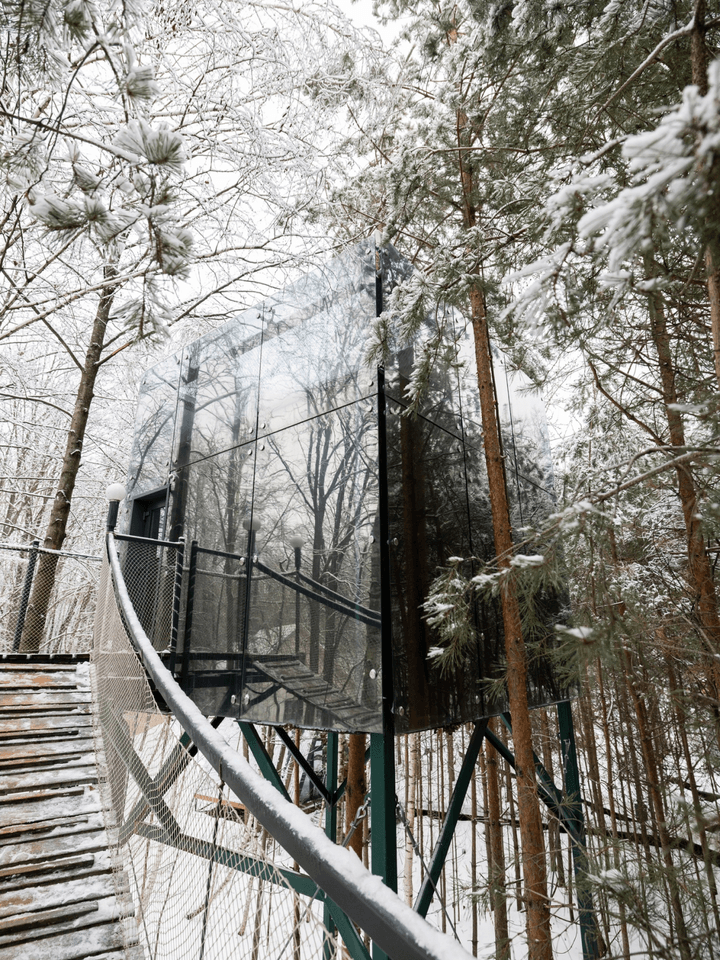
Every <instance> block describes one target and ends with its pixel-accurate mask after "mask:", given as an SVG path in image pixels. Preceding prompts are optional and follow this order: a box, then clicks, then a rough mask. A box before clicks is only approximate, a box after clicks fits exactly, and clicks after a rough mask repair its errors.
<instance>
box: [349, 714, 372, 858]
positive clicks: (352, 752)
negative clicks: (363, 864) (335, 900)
mask: <svg viewBox="0 0 720 960" xmlns="http://www.w3.org/2000/svg"><path fill="white" fill-rule="evenodd" d="M366 792H367V784H366V781H365V734H364V733H351V734H350V736H349V737H348V772H347V790H346V792H345V831H346V832H347V831H348V830H349V829H350V824H351V823H352V822H353V820H354V819H355V815H356V813H357V812H358V810H359V809H360V807H361V806H362V805H363V801H364V799H365V793H366ZM362 842H363V832H362V828H361V827H357V828H356V829H355V832H354V833H353V835H352V837H351V838H350V842H349V843H348V849H349V850H354V851H355V853H356V854H357V855H358V857H359V858H360V859H361V860H362Z"/></svg>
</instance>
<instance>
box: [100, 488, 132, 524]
mask: <svg viewBox="0 0 720 960" xmlns="http://www.w3.org/2000/svg"><path fill="white" fill-rule="evenodd" d="M126 492H127V491H126V490H125V487H124V486H123V485H122V484H121V483H111V484H110V486H109V487H108V488H107V489H106V490H105V497H106V499H107V500H108V501H109V506H108V515H107V529H108V530H109V531H113V530H114V529H115V524H116V523H117V517H118V509H119V507H120V501H121V500H124V499H125V494H126Z"/></svg>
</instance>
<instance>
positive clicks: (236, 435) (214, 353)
mask: <svg viewBox="0 0 720 960" xmlns="http://www.w3.org/2000/svg"><path fill="white" fill-rule="evenodd" d="M261 326H262V322H261V311H260V310H248V311H246V312H245V313H243V314H240V316H238V317H236V318H235V319H234V320H233V321H232V322H231V323H228V324H225V326H224V327H222V328H221V329H220V330H219V331H217V332H216V333H213V334H211V335H208V336H206V337H202V338H201V339H200V340H196V341H195V342H194V343H192V344H191V345H190V346H189V347H188V348H187V350H186V351H185V353H184V354H183V369H182V377H181V380H180V401H179V405H178V416H179V430H178V436H177V440H176V454H175V463H176V469H178V468H180V469H181V468H182V467H183V466H185V465H186V464H188V463H192V462H193V461H195V460H199V459H201V458H203V457H208V456H212V454H215V453H219V452H220V451H222V450H227V449H228V448H230V447H233V446H236V445H238V444H241V443H246V442H247V441H248V440H250V439H251V438H252V437H253V436H254V431H255V425H256V423H257V395H258V380H259V377H260V353H261Z"/></svg>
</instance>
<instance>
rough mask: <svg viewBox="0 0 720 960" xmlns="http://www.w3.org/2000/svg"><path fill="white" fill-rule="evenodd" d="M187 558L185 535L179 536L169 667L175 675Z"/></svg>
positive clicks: (176, 553) (176, 554)
mask: <svg viewBox="0 0 720 960" xmlns="http://www.w3.org/2000/svg"><path fill="white" fill-rule="evenodd" d="M184 560H185V537H178V541H177V547H176V552H175V582H174V584H173V607H172V624H171V627H170V660H169V663H168V669H169V670H170V673H172V675H173V676H175V658H176V655H177V641H178V629H179V626H180V598H181V595H182V581H183V563H184Z"/></svg>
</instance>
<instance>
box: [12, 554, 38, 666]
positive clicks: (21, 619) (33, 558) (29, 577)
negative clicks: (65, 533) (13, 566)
mask: <svg viewBox="0 0 720 960" xmlns="http://www.w3.org/2000/svg"><path fill="white" fill-rule="evenodd" d="M39 549H40V541H39V540H33V542H32V543H31V544H30V556H29V557H28V566H27V570H26V571H25V580H24V582H23V588H22V596H21V598H20V610H19V611H18V618H17V623H16V624H15V639H14V640H13V651H14V652H17V651H18V650H19V649H20V640H21V638H22V633H23V628H24V626H25V617H26V615H27V608H28V603H29V601H30V590H31V588H32V582H33V577H34V576H35V564H36V563H37V557H38V551H39Z"/></svg>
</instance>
